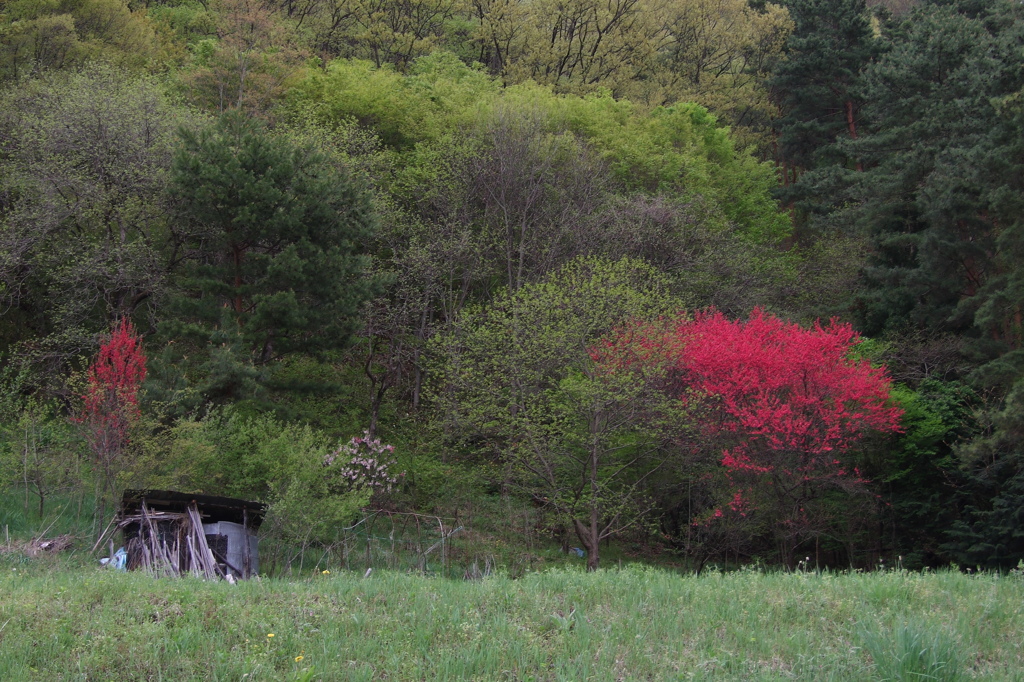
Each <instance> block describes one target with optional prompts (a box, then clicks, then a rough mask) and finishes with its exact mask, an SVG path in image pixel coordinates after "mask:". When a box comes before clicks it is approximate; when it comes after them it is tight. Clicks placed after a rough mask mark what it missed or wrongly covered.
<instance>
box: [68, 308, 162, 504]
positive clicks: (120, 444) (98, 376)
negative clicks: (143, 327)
mask: <svg viewBox="0 0 1024 682" xmlns="http://www.w3.org/2000/svg"><path fill="white" fill-rule="evenodd" d="M145 378H146V356H145V355H144V354H143V352H142V339H140V338H139V336H138V335H137V334H136V332H135V327H134V326H133V325H132V323H131V321H129V320H127V319H122V320H121V321H120V322H118V323H117V325H116V326H115V327H114V330H113V332H112V333H111V335H110V338H109V339H108V340H107V341H106V342H105V343H104V344H103V345H102V346H100V352H99V354H98V355H97V356H96V359H95V360H94V361H93V363H92V365H90V366H89V373H88V377H87V385H86V391H85V395H83V396H82V408H81V411H80V412H79V414H78V416H77V417H76V418H75V421H76V422H78V423H79V424H80V425H81V426H82V429H83V431H84V433H85V439H86V442H87V444H88V446H89V450H90V452H91V453H92V458H93V462H94V464H95V465H96V467H97V469H98V474H99V475H98V479H97V506H98V509H99V510H100V516H101V517H102V515H103V511H104V502H105V500H106V497H107V495H108V494H109V493H110V492H111V491H112V490H113V487H114V480H115V478H116V477H117V472H118V470H119V469H120V466H121V464H122V463H123V460H124V457H125V452H126V451H127V448H128V444H129V442H130V439H131V431H132V427H133V426H134V425H135V423H136V422H137V421H138V418H139V388H140V387H141V385H142V382H143V380H144V379H145Z"/></svg>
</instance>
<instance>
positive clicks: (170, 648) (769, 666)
mask: <svg viewBox="0 0 1024 682" xmlns="http://www.w3.org/2000/svg"><path fill="white" fill-rule="evenodd" d="M79 561H80V560H79ZM0 594H2V595H3V597H2V599H0V679H3V680H32V679H38V680H187V679H204V680H206V679H208V680H242V679H244V680H444V679H447V680H473V679H476V680H620V679H630V680H646V679H649V680H677V679H679V680H685V679H720V680H784V679H800V680H870V679H875V680H883V679H885V680H961V679H979V680H1020V679H1024V674H1022V673H1021V672H1020V671H1024V581H1022V580H1020V579H1018V578H1016V577H1013V576H1009V577H1000V576H996V575H986V574H981V575H973V576H969V575H963V574H960V573H957V572H939V573H929V574H915V573H907V572H898V571H894V572H885V573H871V574H862V573H853V574H830V573H825V574H815V573H762V572H758V571H752V570H751V571H738V572H734V573H728V574H720V573H706V574H705V575H702V576H699V577H695V576H681V575H678V574H673V573H671V572H668V571H664V570H659V569H644V568H639V567H629V568H626V569H623V570H618V569H610V570H605V571H600V572H598V573H596V574H590V575H588V574H586V573H583V572H580V571H578V570H565V569H555V570H550V571H546V572H540V573H528V574H526V575H524V576H523V577H522V578H520V579H518V580H513V579H510V578H508V577H506V576H501V575H499V576H495V577H491V578H488V579H485V580H482V581H456V580H445V579H438V578H427V577H423V576H421V575H413V574H406V573H391V572H386V571H377V572H374V573H373V574H372V575H371V576H370V577H369V578H365V579H364V578H363V577H362V575H361V574H357V573H349V572H341V571H338V570H334V571H332V572H331V573H330V574H323V573H316V574H309V575H307V576H306V577H305V578H301V579H293V580H291V581H286V580H282V579H264V580H259V581H250V582H247V583H243V584H239V585H234V586H232V585H228V584H227V583H205V582H201V581H198V580H195V579H191V578H183V579H173V580H172V579H154V578H150V577H148V576H146V575H144V574H140V573H130V574H124V573H120V574H119V573H115V572H113V571H106V570H101V569H98V568H94V567H93V566H92V565H81V563H79V564H78V565H75V560H68V559H66V558H62V559H53V558H50V559H48V560H44V561H39V560H29V559H26V558H24V557H22V556H20V555H16V554H7V555H5V556H3V558H0ZM270 634H273V637H270V636H269V635H270ZM300 656H301V659H299V660H296V659H297V658H298V657H300Z"/></svg>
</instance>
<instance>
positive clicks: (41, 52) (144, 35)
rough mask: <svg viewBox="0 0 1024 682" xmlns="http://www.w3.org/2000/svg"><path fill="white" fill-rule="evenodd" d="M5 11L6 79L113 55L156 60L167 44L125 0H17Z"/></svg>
mask: <svg viewBox="0 0 1024 682" xmlns="http://www.w3.org/2000/svg"><path fill="white" fill-rule="evenodd" d="M3 9H4V11H3V14H0V81H4V80H9V81H10V80H17V79H18V78H20V77H22V76H28V75H38V74H39V73H40V72H41V71H44V70H47V69H62V68H69V67H71V68H73V67H81V66H82V65H84V64H86V63H88V62H90V61H108V62H111V63H114V64H117V65H119V66H123V67H126V68H129V69H133V70H137V69H142V68H145V67H147V66H154V65H156V64H158V63H159V60H160V59H161V58H162V57H163V56H165V54H166V51H165V46H164V45H163V44H162V42H161V40H160V38H159V37H158V35H157V34H156V32H155V31H154V29H153V25H152V23H151V22H150V21H149V18H148V17H147V16H146V13H145V12H144V11H132V10H131V9H130V8H129V6H128V3H127V2H124V0H12V1H10V2H6V3H4V8H3Z"/></svg>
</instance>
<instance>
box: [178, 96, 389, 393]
mask: <svg viewBox="0 0 1024 682" xmlns="http://www.w3.org/2000/svg"><path fill="white" fill-rule="evenodd" d="M171 193H172V195H173V196H174V198H175V199H176V200H177V202H178V205H179V207H180V208H179V210H180V213H181V218H182V221H181V222H180V223H179V235H178V236H179V249H180V250H181V251H182V253H183V254H184V257H185V259H186V261H187V266H186V268H185V272H186V274H185V276H184V277H183V279H182V280H181V281H180V282H179V295H178V297H177V298H176V300H175V301H174V304H173V306H172V308H173V310H174V312H175V318H174V319H173V320H171V321H170V323H169V324H168V325H167V329H168V330H169V331H172V332H174V333H176V335H180V334H184V335H186V336H191V337H192V338H193V339H195V340H197V341H199V342H200V343H201V344H205V345H208V346H209V349H210V362H209V363H208V365H209V367H208V369H209V370H210V374H211V377H213V378H216V377H220V381H213V382H212V383H211V384H210V385H208V386H207V391H208V392H212V393H216V392H221V393H224V394H226V395H232V394H235V393H237V390H236V389H237V384H239V383H240V382H244V381H246V379H247V377H248V378H251V377H252V376H253V373H252V371H250V370H251V368H252V367H258V366H261V365H265V364H266V363H267V362H269V361H270V360H272V359H275V358H277V357H280V356H281V355H283V354H285V353H292V352H311V353H316V352H321V351H325V350H329V349H332V348H340V347H344V346H345V344H346V343H347V342H348V340H349V338H350V337H351V334H352V333H353V331H354V329H355V326H356V323H357V313H358V310H359V307H360V306H361V304H362V303H363V302H364V301H365V300H367V298H368V297H369V296H370V295H371V294H372V292H373V290H374V287H373V283H372V281H371V280H370V279H369V278H367V277H364V276H363V271H364V269H365V268H366V265H367V261H366V257H365V256H363V255H360V254H361V252H362V251H363V245H364V244H365V242H366V241H367V239H368V238H369V236H370V235H371V233H372V231H373V229H374V227H375V223H376V217H375V214H374V212H373V210H372V207H371V204H370V199H369V196H368V194H367V193H366V192H364V191H363V190H362V189H361V188H360V187H359V184H358V183H357V182H356V181H355V180H354V179H353V178H351V177H349V176H347V175H346V174H345V173H342V172H340V171H338V170H337V169H335V168H333V167H332V166H331V165H330V164H329V163H328V162H327V160H326V159H325V158H324V157H323V156H322V155H320V154H319V153H317V152H315V151H314V150H312V149H309V148H305V147H300V146H297V145H294V144H292V143H291V142H289V141H287V140H285V139H283V138H280V137H275V136H272V135H270V134H269V133H268V132H266V131H265V130H264V129H262V127H261V126H260V125H259V124H257V123H255V122H254V121H252V120H247V119H246V118H244V117H243V116H242V115H240V114H237V113H229V114H225V115H223V116H222V117H221V118H220V119H219V120H218V121H217V122H216V124H215V125H213V126H211V127H209V128H206V129H204V130H201V131H199V132H198V133H192V132H189V131H183V132H182V145H181V147H180V149H179V150H178V153H177V154H176V156H175V158H174V163H173V166H172V170H171ZM232 348H233V349H235V350H236V351H237V352H236V353H235V354H234V357H235V358H236V360H237V365H238V366H236V367H234V369H232V368H227V369H225V367H224V365H225V357H224V354H225V349H228V350H230V349H232ZM227 364H228V365H230V364H232V363H231V362H228V363H227ZM246 367H249V368H250V370H246V369H245V368H246ZM213 384H220V385H219V386H215V385H213Z"/></svg>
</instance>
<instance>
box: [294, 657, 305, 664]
mask: <svg viewBox="0 0 1024 682" xmlns="http://www.w3.org/2000/svg"><path fill="white" fill-rule="evenodd" d="M303 658H305V656H296V657H295V662H296V663H298V662H299V661H301V660H302V659H303Z"/></svg>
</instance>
